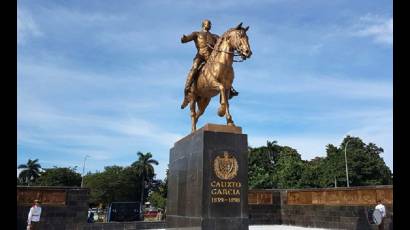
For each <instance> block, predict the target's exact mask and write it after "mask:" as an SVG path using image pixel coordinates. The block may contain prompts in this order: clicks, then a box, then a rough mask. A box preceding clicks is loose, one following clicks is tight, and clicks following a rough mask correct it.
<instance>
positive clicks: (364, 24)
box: [353, 14, 393, 45]
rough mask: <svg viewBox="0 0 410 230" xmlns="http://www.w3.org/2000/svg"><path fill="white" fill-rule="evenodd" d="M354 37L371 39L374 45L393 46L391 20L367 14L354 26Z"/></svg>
mask: <svg viewBox="0 0 410 230" xmlns="http://www.w3.org/2000/svg"><path fill="white" fill-rule="evenodd" d="M353 35H354V36H359V37H371V38H373V40H374V41H375V42H376V43H380V44H388V45H391V44H393V18H391V17H390V18H382V17H380V16H377V15H371V14H368V15H366V16H364V17H361V18H360V20H359V22H358V23H357V24H356V25H355V26H354V32H353Z"/></svg>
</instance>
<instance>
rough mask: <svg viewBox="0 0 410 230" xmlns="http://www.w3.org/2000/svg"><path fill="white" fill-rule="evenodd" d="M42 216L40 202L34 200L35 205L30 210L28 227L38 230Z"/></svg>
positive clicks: (31, 229)
mask: <svg viewBox="0 0 410 230" xmlns="http://www.w3.org/2000/svg"><path fill="white" fill-rule="evenodd" d="M40 216H41V207H40V201H39V200H34V205H33V206H32V207H31V208H30V212H29V213H28V219H27V224H28V225H27V227H29V229H30V230H38V229H39V223H40Z"/></svg>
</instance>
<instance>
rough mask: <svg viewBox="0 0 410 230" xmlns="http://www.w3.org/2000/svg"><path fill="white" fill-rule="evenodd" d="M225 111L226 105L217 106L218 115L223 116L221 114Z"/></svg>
mask: <svg viewBox="0 0 410 230" xmlns="http://www.w3.org/2000/svg"><path fill="white" fill-rule="evenodd" d="M225 113H226V106H225V105H221V106H220V107H219V108H218V116H220V117H223V116H225Z"/></svg>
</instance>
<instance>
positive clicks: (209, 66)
mask: <svg viewBox="0 0 410 230" xmlns="http://www.w3.org/2000/svg"><path fill="white" fill-rule="evenodd" d="M248 29H249V26H248V27H246V28H243V27H242V23H240V24H239V25H238V26H236V27H235V28H231V29H229V30H228V31H226V32H225V33H224V34H223V35H222V36H221V37H220V38H219V39H218V41H217V42H216V44H215V46H214V47H211V48H212V49H213V51H212V53H211V56H210V57H209V59H208V60H207V62H206V63H205V64H204V65H203V67H202V68H201V69H200V70H199V73H198V77H197V80H196V81H195V82H194V84H192V86H191V88H190V92H189V105H190V110H191V121H192V132H194V131H195V130H196V123H197V122H198V118H199V117H200V116H201V115H202V114H203V113H204V111H205V109H206V107H207V106H208V104H209V102H210V101H211V98H212V97H213V96H216V95H218V94H220V100H219V103H220V107H219V108H218V115H219V116H220V117H222V116H225V117H226V123H227V125H230V126H235V125H234V122H233V120H232V116H231V114H230V113H229V103H228V99H229V98H230V97H229V92H230V88H231V86H232V82H233V79H234V71H233V67H232V63H233V58H234V55H235V52H238V53H239V55H240V56H241V57H242V59H243V60H245V59H246V58H249V57H250V56H251V55H252V51H251V49H250V46H249V42H248V36H247V35H246V32H247V31H248ZM196 106H198V111H196Z"/></svg>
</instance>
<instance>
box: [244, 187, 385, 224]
mask: <svg viewBox="0 0 410 230" xmlns="http://www.w3.org/2000/svg"><path fill="white" fill-rule="evenodd" d="M378 199H381V200H382V202H383V203H384V205H385V206H386V209H387V216H386V219H385V221H384V227H385V229H393V218H392V213H393V186H369V187H367V186H366V187H350V188H326V189H292V190H284V189H283V190H282V189H270V190H265V189H262V190H250V191H249V198H248V200H249V215H250V217H249V218H250V219H249V220H250V223H251V224H254V225H256V224H285V225H296V226H304V227H319V228H332V229H360V230H362V229H375V226H373V225H370V224H369V223H368V221H367V211H368V210H369V209H370V208H374V207H375V206H376V201H377V200H378Z"/></svg>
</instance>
